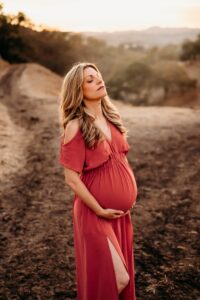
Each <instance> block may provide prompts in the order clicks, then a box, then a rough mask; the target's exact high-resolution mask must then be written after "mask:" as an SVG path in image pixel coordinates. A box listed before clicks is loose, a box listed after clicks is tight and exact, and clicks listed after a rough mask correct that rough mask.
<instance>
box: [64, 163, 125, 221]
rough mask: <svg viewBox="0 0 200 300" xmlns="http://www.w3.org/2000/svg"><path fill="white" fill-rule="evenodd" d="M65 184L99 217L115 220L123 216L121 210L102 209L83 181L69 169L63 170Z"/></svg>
mask: <svg viewBox="0 0 200 300" xmlns="http://www.w3.org/2000/svg"><path fill="white" fill-rule="evenodd" d="M65 182H66V184H67V185H68V186H69V187H70V188H71V189H72V191H73V192H74V193H75V194H76V195H77V196H78V197H79V198H80V199H81V200H82V201H83V202H84V203H85V204H86V205H87V206H88V207H89V208H90V209H92V210H93V211H94V212H95V214H96V215H97V216H99V217H104V218H109V219H113V218H117V217H120V216H123V215H125V213H124V212H123V211H122V210H116V209H111V208H109V209H104V208H103V207H102V206H100V204H99V203H98V201H97V200H96V199H95V198H94V196H93V195H92V194H91V193H90V191H89V190H88V189H87V187H86V186H85V184H84V183H83V181H82V180H81V179H80V177H79V174H78V173H77V172H76V171H74V170H71V169H68V168H65Z"/></svg>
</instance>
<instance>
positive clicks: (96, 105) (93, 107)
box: [84, 100, 103, 120]
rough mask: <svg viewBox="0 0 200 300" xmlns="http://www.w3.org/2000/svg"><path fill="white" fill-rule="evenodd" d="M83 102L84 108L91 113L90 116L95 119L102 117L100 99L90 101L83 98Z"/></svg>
mask: <svg viewBox="0 0 200 300" xmlns="http://www.w3.org/2000/svg"><path fill="white" fill-rule="evenodd" d="M84 104H85V107H86V110H87V111H88V112H89V113H90V114H92V116H93V117H94V118H95V120H98V119H103V112H102V106H101V101H97V102H93V103H91V101H87V100H84Z"/></svg>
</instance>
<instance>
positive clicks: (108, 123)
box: [95, 119, 113, 145]
mask: <svg viewBox="0 0 200 300" xmlns="http://www.w3.org/2000/svg"><path fill="white" fill-rule="evenodd" d="M106 124H107V125H108V128H109V130H110V137H111V140H110V139H109V138H108V137H107V135H106V134H105V133H104V132H103V130H101V128H99V127H98V126H96V125H95V126H96V127H97V128H98V129H99V130H100V131H101V133H102V134H103V136H104V139H105V140H106V141H107V142H108V143H109V144H110V145H111V144H112V142H113V134H112V128H111V124H110V122H109V121H108V120H107V119H106Z"/></svg>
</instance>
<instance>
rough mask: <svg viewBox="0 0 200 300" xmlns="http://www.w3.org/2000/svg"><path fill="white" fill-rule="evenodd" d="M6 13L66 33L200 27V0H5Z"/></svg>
mask: <svg viewBox="0 0 200 300" xmlns="http://www.w3.org/2000/svg"><path fill="white" fill-rule="evenodd" d="M2 2H3V3H4V12H6V13H11V14H16V13H17V12H18V11H22V12H24V13H25V14H26V15H27V16H28V17H29V18H30V19H31V20H32V21H33V22H34V23H35V24H37V25H40V24H42V25H46V26H48V27H52V28H56V29H60V30H63V31H80V32H81V31H114V30H129V29H146V28H148V27H151V26H161V27H198V28H200V0H167V1H162V0H139V1H138V0H137V1H136V0H123V1H117V0H101V1H94V0H82V1H81V0H71V1H68V0H5V1H2Z"/></svg>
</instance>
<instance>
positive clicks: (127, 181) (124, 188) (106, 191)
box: [86, 161, 137, 211]
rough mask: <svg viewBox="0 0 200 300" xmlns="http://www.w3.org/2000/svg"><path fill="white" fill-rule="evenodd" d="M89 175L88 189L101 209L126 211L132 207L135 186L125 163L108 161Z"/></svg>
mask: <svg viewBox="0 0 200 300" xmlns="http://www.w3.org/2000/svg"><path fill="white" fill-rule="evenodd" d="M91 175H92V176H90V179H91V180H86V181H87V186H88V189H89V191H90V192H91V193H92V195H93V196H94V197H95V199H96V200H97V201H98V202H99V204H100V205H101V206H102V207H103V208H113V209H120V210H123V211H127V210H128V209H130V208H131V207H132V206H133V205H134V203H135V201H136V197H137V185H136V181H135V177H134V174H133V172H132V170H131V168H130V167H129V166H128V165H127V164H126V163H120V162H115V163H112V162H111V161H110V163H109V164H106V165H105V166H104V167H103V168H102V167H101V168H100V169H98V170H96V171H93V174H91ZM88 179H89V178H88Z"/></svg>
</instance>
